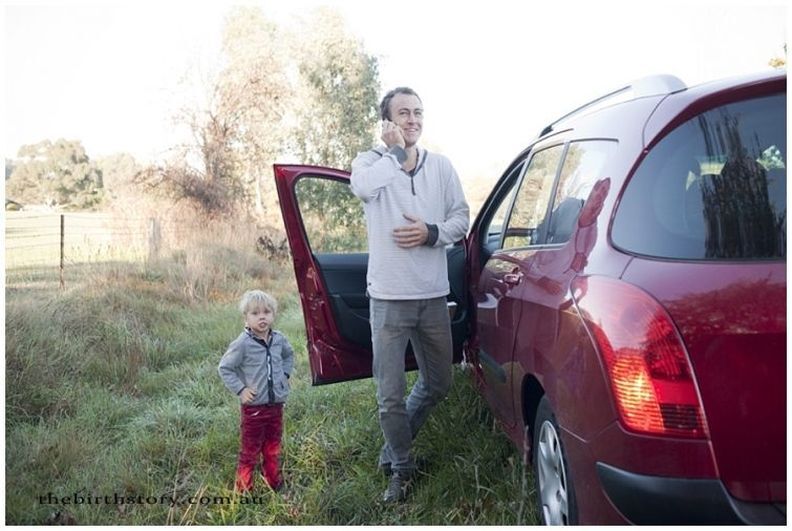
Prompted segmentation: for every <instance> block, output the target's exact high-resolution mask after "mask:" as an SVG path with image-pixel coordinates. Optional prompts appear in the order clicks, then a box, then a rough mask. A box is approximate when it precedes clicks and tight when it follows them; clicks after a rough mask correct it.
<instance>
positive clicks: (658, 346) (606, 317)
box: [572, 277, 708, 438]
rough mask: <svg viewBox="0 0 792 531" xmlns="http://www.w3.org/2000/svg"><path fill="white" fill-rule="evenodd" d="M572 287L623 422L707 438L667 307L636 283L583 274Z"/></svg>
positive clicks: (644, 428) (689, 371)
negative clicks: (598, 353) (631, 283)
mask: <svg viewBox="0 0 792 531" xmlns="http://www.w3.org/2000/svg"><path fill="white" fill-rule="evenodd" d="M572 290H573V291H572V293H573V295H574V296H575V299H576V301H577V305H578V309H579V310H580V312H581V315H582V316H583V319H584V320H585V322H586V326H587V327H588V329H589V330H590V332H591V333H592V335H593V337H594V340H595V342H596V344H597V347H598V349H599V352H600V354H601V356H602V359H603V361H604V364H605V369H606V372H607V374H608V378H609V380H610V384H611V389H612V390H613V394H614V397H615V400H616V405H617V408H618V411H619V415H620V417H621V420H622V423H623V424H624V426H625V427H627V428H628V429H630V430H633V431H638V432H643V433H650V434H653V435H668V436H674V437H692V438H706V437H707V436H708V430H707V425H706V420H705V418H704V411H703V409H702V407H701V401H700V399H699V395H698V392H697V390H696V384H695V381H694V376H693V369H692V367H691V365H690V360H689V359H688V356H687V352H686V350H685V347H684V345H683V343H682V339H681V338H680V336H679V333H678V332H677V330H676V327H675V326H674V323H673V322H672V321H671V317H670V316H669V315H668V313H667V312H666V311H665V309H664V308H663V307H662V306H661V305H660V304H659V303H658V302H657V301H656V300H655V299H653V298H652V297H651V296H650V295H648V294H647V293H645V292H643V291H641V290H640V289H638V288H636V287H635V286H632V285H630V284H626V283H624V282H620V281H616V280H612V279H606V278H601V277H578V278H576V279H575V280H574V281H573V284H572Z"/></svg>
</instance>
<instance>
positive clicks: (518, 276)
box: [503, 273, 523, 286]
mask: <svg viewBox="0 0 792 531" xmlns="http://www.w3.org/2000/svg"><path fill="white" fill-rule="evenodd" d="M522 279H523V274H522V273H506V274H505V275H503V281H504V282H505V283H506V284H509V285H511V286H516V285H517V284H519V283H520V282H522Z"/></svg>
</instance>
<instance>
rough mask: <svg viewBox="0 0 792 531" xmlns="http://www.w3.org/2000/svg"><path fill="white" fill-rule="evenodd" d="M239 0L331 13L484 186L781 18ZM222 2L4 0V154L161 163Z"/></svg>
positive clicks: (760, 13) (730, 61) (639, 5)
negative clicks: (616, 99) (55, 151)
mask: <svg viewBox="0 0 792 531" xmlns="http://www.w3.org/2000/svg"><path fill="white" fill-rule="evenodd" d="M246 3H248V4H254V5H260V6H261V7H262V9H263V11H264V13H265V15H266V16H268V17H269V18H271V19H272V20H274V21H275V22H278V23H281V24H288V23H290V22H294V20H295V17H296V16H300V15H305V14H307V13H308V12H309V11H310V10H311V9H312V8H314V7H315V6H317V5H329V6H332V7H336V8H337V9H338V10H339V11H340V12H341V13H342V15H344V17H345V19H346V21H347V23H348V26H349V29H350V31H351V32H352V33H353V34H354V35H355V36H356V37H357V38H359V39H360V40H362V42H363V44H364V46H365V48H366V50H367V51H368V53H370V54H373V55H375V56H376V57H377V58H378V59H379V66H380V79H381V83H382V89H383V93H384V92H385V91H387V89H389V88H392V87H394V86H397V85H408V86H411V87H412V88H414V89H415V90H416V91H417V92H418V93H419V94H420V96H421V99H422V101H423V104H424V108H425V118H424V135H423V142H424V143H425V145H426V146H429V147H430V148H431V149H435V150H439V151H441V152H443V153H444V154H446V155H447V156H449V158H450V159H451V161H452V162H453V163H454V165H455V166H456V168H457V170H458V172H459V173H460V176H461V177H462V178H463V181H464V180H465V179H471V178H475V179H492V180H493V181H494V180H495V179H496V178H497V177H498V176H499V173H500V171H502V170H503V169H505V167H506V166H507V165H508V164H509V162H510V161H511V160H512V158H513V157H514V156H516V155H517V153H518V152H519V151H520V150H521V149H522V148H524V147H525V146H526V145H528V144H529V143H530V141H531V140H532V139H533V138H534V137H535V136H536V135H537V134H538V133H539V131H540V130H541V129H542V128H543V127H544V126H545V125H547V124H548V123H550V122H552V121H553V120H554V119H556V118H558V117H559V116H561V115H563V114H565V113H566V112H568V111H570V110H572V109H574V108H576V107H578V106H580V105H582V104H583V103H585V102H587V101H590V100H592V99H594V98H596V97H598V96H600V95H602V94H605V93H607V92H610V91H612V90H615V89H617V88H620V87H622V86H624V85H625V84H627V83H629V82H630V81H631V80H633V79H637V78H640V77H643V76H647V75H653V74H673V75H675V76H677V77H679V78H680V79H682V80H683V81H684V82H685V83H687V84H688V85H695V84H698V83H701V82H705V81H708V80H712V79H718V78H723V77H729V76H732V75H739V74H743V73H748V72H757V71H761V70H767V69H769V68H770V67H769V66H768V61H769V60H770V59H771V58H773V57H775V56H780V55H782V54H783V48H782V46H783V44H784V43H785V42H786V40H787V37H786V27H787V21H788V17H789V13H788V10H787V8H786V4H785V3H784V2H781V1H769V2H762V1H761V0H759V1H755V2H751V3H748V2H728V1H708V0H687V1H676V0H664V1H662V2H661V1H637V2H633V3H625V2H615V1H614V2H611V1H608V0H600V1H597V2H583V1H567V2H559V1H554V2H542V3H539V2H512V1H508V2H507V1H501V0H488V1H487V2H480V1H478V2H464V3H462V2H457V3H453V4H449V3H447V2H431V1H429V0H421V1H414V0H403V1H401V2H398V3H388V4H382V3H377V2H352V1H344V2H342V1H340V0H327V1H314V0H284V1H269V2H246ZM229 6H230V4H229V3H227V2H222V1H216V2H213V3H204V2H197V3H192V4H186V3H173V2H167V1H160V2H156V3H151V2H145V1H139V2H136V3H115V2H110V3H102V4H96V3H94V4H76V3H72V2H64V1H61V2H47V3H41V2H35V3H13V2H5V3H4V5H3V14H2V16H3V21H2V22H3V28H4V31H3V38H4V43H3V79H4V88H5V91H4V104H3V117H2V118H3V119H2V127H3V129H4V136H3V138H4V145H3V148H4V150H3V151H4V155H5V157H6V158H13V157H14V156H15V155H16V153H17V151H18V149H19V147H20V146H21V145H22V144H31V143H36V142H39V141H41V140H44V139H51V140H55V139H57V138H67V139H78V140H81V141H82V143H83V145H84V146H85V148H86V151H87V152H88V155H89V156H90V157H92V158H97V157H101V156H105V155H109V154H113V153H117V152H129V153H132V154H133V155H135V157H136V158H138V159H139V160H141V161H147V160H156V159H158V158H160V157H162V156H163V154H164V152H165V150H166V149H167V148H168V147H170V146H172V145H174V144H175V143H176V142H178V140H179V138H178V137H177V136H176V133H175V131H176V129H175V128H174V125H173V120H172V117H173V115H174V113H175V111H176V109H178V107H179V106H180V105H181V104H182V103H184V88H183V87H184V85H183V84H182V85H180V83H181V82H182V80H183V79H184V78H185V75H186V74H187V72H188V71H190V70H191V69H192V70H193V71H195V70H196V67H197V69H198V70H205V71H208V70H209V69H210V67H211V65H212V64H214V62H215V61H216V60H217V58H218V56H219V45H220V33H221V29H222V25H223V20H224V17H225V14H226V12H227V11H228V9H229ZM449 6H453V7H449Z"/></svg>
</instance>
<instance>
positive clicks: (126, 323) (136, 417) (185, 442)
mask: <svg viewBox="0 0 792 531" xmlns="http://www.w3.org/2000/svg"><path fill="white" fill-rule="evenodd" d="M204 232H211V231H204ZM237 232H238V231H237ZM234 234H235V236H234V237H231V236H228V235H227V234H226V235H225V236H224V235H218V234H203V235H202V238H203V239H199V238H196V239H195V241H193V242H192V243H191V244H185V247H184V248H182V249H171V250H169V251H168V252H167V253H163V257H162V259H160V260H158V261H157V262H151V263H146V262H143V261H137V262H122V261H109V262H103V263H91V264H79V263H74V264H72V265H71V267H70V269H69V271H70V273H69V274H70V276H69V278H68V281H67V283H66V288H65V289H63V290H61V289H59V288H58V268H57V267H56V266H54V265H46V266H36V265H27V266H26V267H21V266H19V267H12V268H7V270H6V282H7V287H6V523H7V524H43V523H58V522H64V521H65V522H70V521H74V522H76V523H79V524H82V525H117V524H260V525H269V524H286V525H289V524H298V525H318V524H335V525H343V524H371V525H378V524H381V525H388V524H413V525H424V524H433V525H442V524H460V525H462V524H465V525H467V524H479V525H515V524H535V523H536V522H537V519H536V515H535V513H534V510H533V499H534V497H535V493H534V491H533V480H532V478H531V475H530V472H529V473H525V471H524V470H523V466H522V464H521V458H520V455H519V452H517V451H516V450H515V449H514V448H513V447H512V446H511V444H510V443H509V442H508V441H507V439H506V438H505V436H504V435H503V434H502V433H501V432H500V431H499V430H498V429H497V428H496V427H495V423H494V421H493V419H492V417H491V416H490V414H489V412H488V410H487V409H486V407H485V406H484V404H483V402H482V400H481V399H480V398H479V396H478V395H477V393H475V392H474V390H473V387H472V384H471V380H470V378H469V375H468V374H466V373H464V372H463V371H462V370H461V369H455V379H454V385H453V388H452V391H451V393H450V395H449V397H448V399H447V400H445V401H444V402H443V403H442V404H441V405H440V406H439V407H438V408H437V410H436V411H435V412H434V414H433V416H432V417H431V418H430V420H429V421H428V422H427V424H426V426H425V428H424V429H423V431H422V432H421V434H420V436H419V438H418V440H417V443H416V453H417V455H418V456H419V458H421V459H423V460H425V461H426V463H427V465H426V466H425V467H424V468H423V469H422V470H421V473H420V474H419V476H418V478H417V481H416V483H415V486H414V490H413V492H412V495H411V497H410V498H409V500H408V501H407V502H406V503H404V504H402V505H397V506H392V507H385V506H383V505H381V504H380V502H379V496H380V494H381V492H382V491H383V490H384V488H385V486H386V478H385V477H384V476H383V475H382V474H381V473H379V472H377V470H376V467H375V464H376V458H377V453H378V450H379V446H380V444H381V433H380V431H379V427H378V423H377V414H376V402H375V399H374V386H373V383H372V381H371V380H361V381H356V382H350V383H342V384H335V385H330V386H320V387H313V386H311V384H310V381H311V379H310V374H309V368H308V361H307V358H306V352H305V341H306V340H305V331H304V325H303V319H302V314H301V310H300V305H299V297H298V295H297V293H296V292H295V288H294V280H293V270H292V269H291V265H290V263H288V261H287V260H283V259H278V258H273V257H265V256H262V255H259V254H256V253H255V251H253V250H252V247H253V246H252V245H248V244H247V242H249V241H252V240H251V239H250V238H248V237H247V236H246V235H244V234H236V233H234ZM253 287H257V288H262V289H265V290H268V291H271V292H272V293H273V294H275V295H276V297H277V298H278V299H279V300H280V305H281V310H280V315H279V317H278V321H277V323H276V328H278V329H280V330H282V331H283V332H284V333H286V335H287V336H288V337H289V338H290V340H291V342H292V344H293V345H294V346H295V349H296V354H297V366H296V374H295V375H294V377H293V378H292V383H293V392H292V395H291V397H290V402H289V404H288V406H287V409H286V412H285V434H284V464H283V467H284V472H285V479H286V482H287V487H286V489H285V492H283V493H282V494H280V495H276V494H274V493H272V492H270V491H268V490H266V489H265V488H264V487H263V486H261V484H259V488H258V490H257V491H256V492H255V493H254V495H255V498H250V499H241V498H238V497H234V496H233V494H232V491H231V488H232V486H233V479H234V469H235V465H236V455H237V450H238V422H239V410H238V404H237V400H236V397H234V396H232V395H231V394H230V393H228V392H227V391H226V390H225V388H224V387H223V385H222V383H221V380H220V378H219V377H218V375H217V369H216V367H217V363H218V361H219V358H220V356H221V355H222V353H223V351H224V349H225V348H226V346H227V344H228V342H229V341H230V340H231V339H233V338H234V337H236V335H237V334H238V333H239V331H240V327H241V324H242V322H241V317H240V316H239V315H238V314H237V312H236V309H235V306H236V300H237V298H238V297H239V295H240V294H241V292H242V291H244V290H245V289H249V288H253ZM414 377H415V374H414V373H413V374H411V375H410V381H411V382H412V381H413V379H414ZM64 500H65V501H64ZM119 500H123V503H119ZM79 502H81V503H79ZM89 502H90V503H89ZM248 502H250V503H248Z"/></svg>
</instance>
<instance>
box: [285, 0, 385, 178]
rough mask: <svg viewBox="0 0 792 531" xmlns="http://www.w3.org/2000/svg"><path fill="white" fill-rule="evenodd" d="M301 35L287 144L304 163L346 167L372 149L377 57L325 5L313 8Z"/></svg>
mask: <svg viewBox="0 0 792 531" xmlns="http://www.w3.org/2000/svg"><path fill="white" fill-rule="evenodd" d="M301 36H303V37H302V38H301V39H300V40H299V41H298V42H297V44H296V46H295V48H296V50H297V52H298V54H299V55H298V57H299V74H300V75H299V79H298V88H297V90H298V92H297V93H298V98H297V105H296V108H295V112H296V126H295V128H294V132H293V134H292V135H291V138H292V142H291V146H290V147H291V148H292V149H293V150H294V152H295V154H296V155H297V158H298V159H299V160H300V161H301V162H302V163H305V164H316V165H322V166H332V167H336V168H349V166H350V164H351V162H352V159H353V158H354V157H355V155H356V154H357V153H359V152H360V151H364V150H366V149H369V148H370V147H371V144H372V142H373V140H374V129H375V127H376V125H377V123H378V121H379V114H378V111H377V99H378V95H379V92H380V84H379V78H378V75H379V73H378V65H377V59H376V58H375V57H372V56H370V55H368V54H367V53H366V52H365V50H364V49H363V45H362V44H361V42H360V41H358V40H357V39H355V38H353V37H352V36H351V35H350V34H349V32H348V30H347V28H346V26H345V24H344V20H343V18H342V17H341V15H340V14H339V13H338V12H336V11H334V10H332V9H329V8H319V9H317V10H316V11H315V12H314V13H313V15H312V17H311V18H310V19H309V21H308V23H307V25H306V27H304V28H303V29H302V32H301Z"/></svg>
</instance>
